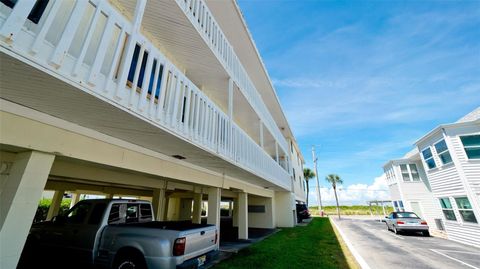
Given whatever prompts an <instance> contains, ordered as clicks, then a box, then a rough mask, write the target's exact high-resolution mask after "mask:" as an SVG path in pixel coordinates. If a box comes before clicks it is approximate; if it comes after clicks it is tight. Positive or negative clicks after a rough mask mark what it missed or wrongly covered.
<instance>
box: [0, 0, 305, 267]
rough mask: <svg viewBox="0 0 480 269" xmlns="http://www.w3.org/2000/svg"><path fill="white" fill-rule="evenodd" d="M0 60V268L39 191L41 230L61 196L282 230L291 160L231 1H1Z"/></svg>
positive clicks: (296, 196)
mask: <svg viewBox="0 0 480 269" xmlns="http://www.w3.org/2000/svg"><path fill="white" fill-rule="evenodd" d="M0 51H1V53H0V57H1V58H0V63H1V64H0V110H1V111H0V124H1V125H0V146H1V147H0V153H1V154H0V156H1V160H0V161H1V165H0V168H1V170H0V206H1V212H0V228H1V230H0V267H1V268H14V267H15V266H16V264H17V262H18V259H19V255H20V253H21V251H22V248H23V245H24V242H25V240H26V237H27V234H28V231H29V228H30V225H31V223H32V220H33V217H34V214H35V210H36V208H37V204H38V200H39V199H40V198H41V196H42V192H43V191H44V190H54V191H55V194H54V196H53V204H52V206H51V211H50V212H49V216H48V217H49V218H51V217H53V216H54V215H55V214H56V212H58V207H59V204H60V201H61V199H62V197H63V194H64V193H65V192H69V193H72V194H73V195H74V197H79V194H82V193H95V194H105V195H106V196H108V197H113V196H114V195H115V196H119V195H124V196H135V197H144V198H146V199H150V200H151V201H152V203H153V206H154V210H155V215H156V219H158V220H179V219H191V220H192V221H193V222H200V221H201V211H202V206H201V205H202V204H203V203H204V202H205V203H208V213H207V214H208V216H207V222H208V223H210V224H215V225H217V226H220V203H221V201H222V200H228V201H233V203H234V208H235V209H234V211H233V223H234V225H235V226H237V227H238V234H239V238H241V239H247V238H248V228H274V227H277V226H282V227H285V226H286V227H290V226H293V225H294V224H295V216H296V214H295V201H297V202H304V200H305V187H304V183H303V182H304V180H303V172H301V171H302V170H303V167H302V166H303V157H302V155H301V153H300V151H299V150H298V145H297V144H296V141H295V138H294V136H293V134H292V131H291V129H290V126H289V124H288V122H287V119H286V117H285V115H284V112H283V111H282V109H281V106H280V104H279V99H278V97H277V95H276V93H275V89H274V88H273V85H272V83H271V81H270V78H269V76H268V73H267V71H266V69H265V66H264V64H263V63H262V60H261V58H260V55H259V53H258V50H257V49H256V47H255V44H254V42H253V40H252V37H251V35H250V33H249V31H248V28H247V26H246V24H245V21H244V19H243V17H242V14H241V11H240V9H239V7H238V5H237V4H236V2H235V1H234V0H226V1H214V0H155V1H153V0H89V1H74V0H63V1H59V0H57V1H48V0H38V1H34V0H0ZM293 169H295V175H294V172H293ZM75 199H78V198H75ZM75 199H74V200H75ZM250 208H255V210H249V209H250Z"/></svg>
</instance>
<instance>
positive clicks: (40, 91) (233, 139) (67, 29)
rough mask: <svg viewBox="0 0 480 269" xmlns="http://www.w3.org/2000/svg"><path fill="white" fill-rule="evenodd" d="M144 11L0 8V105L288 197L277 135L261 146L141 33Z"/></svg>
mask: <svg viewBox="0 0 480 269" xmlns="http://www.w3.org/2000/svg"><path fill="white" fill-rule="evenodd" d="M142 4H143V5H144V6H143V7H142V6H141V5H142ZM145 4H146V2H145V1H139V2H137V6H136V7H135V10H136V12H135V13H133V16H132V17H129V16H126V15H125V14H123V13H122V12H120V11H119V8H118V7H117V6H115V5H113V4H111V2H109V1H100V0H91V1H33V0H18V1H8V0H2V1H1V2H0V38H1V41H0V49H1V51H2V53H1V59H0V60H1V62H2V65H1V81H0V85H1V98H3V99H6V100H9V101H12V102H15V103H18V104H21V105H23V106H27V107H29V108H33V109H35V110H38V111H41V112H44V113H47V114H50V115H53V116H56V117H59V118H62V119H65V120H68V121H70V122H73V123H76V124H79V125H82V126H85V127H88V128H91V129H94V130H97V131H100V132H102V133H105V134H108V135H111V136H114V137H118V138H120V139H123V140H126V141H129V142H131V143H134V144H137V145H140V146H142V147H145V148H148V149H151V150H154V151H158V152H161V153H164V154H166V155H168V156H174V157H176V158H178V159H183V160H184V161H185V162H190V163H192V164H195V165H198V166H201V167H205V168H207V169H211V170H214V171H217V172H219V173H224V174H225V175H227V176H232V177H236V178H239V179H242V180H245V181H249V182H251V183H253V184H255V185H260V186H263V187H267V188H271V189H278V190H289V189H290V180H291V179H290V174H289V172H288V171H289V160H288V157H287V153H286V152H285V151H284V150H282V149H279V147H278V145H277V144H275V143H274V144H273V145H276V146H272V143H269V142H271V141H275V138H274V135H269V134H268V132H265V134H263V131H260V133H262V135H261V138H260V140H261V142H260V143H258V141H255V140H254V139H252V138H251V136H250V135H249V134H248V133H247V132H246V129H245V128H243V127H242V128H241V127H240V126H239V124H237V123H236V122H235V120H234V119H233V118H232V114H231V113H229V114H227V113H225V112H224V109H222V108H221V107H220V106H219V105H218V104H216V103H215V102H214V101H212V99H211V98H210V97H209V96H207V94H206V93H205V92H204V91H202V90H201V89H199V88H198V87H197V86H196V84H195V83H194V82H193V81H192V80H190V79H189V78H188V77H187V75H186V74H185V72H183V71H182V70H181V69H180V68H178V67H177V65H176V64H175V63H174V62H175V59H170V58H171V57H167V56H166V55H165V53H163V52H162V51H161V50H160V48H159V45H158V44H157V43H156V42H154V41H152V40H151V39H149V38H147V37H146V34H144V33H142V30H141V28H142V27H141V22H142V14H141V13H139V12H137V11H138V10H143V9H144V8H145ZM177 30H181V28H179V29H177ZM147 35H148V34H147ZM230 98H233V96H230ZM239 117H240V118H242V117H241V115H240V116H239ZM247 124H248V123H247ZM260 129H262V128H261V127H260ZM259 144H261V145H259Z"/></svg>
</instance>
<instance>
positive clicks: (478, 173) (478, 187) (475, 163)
mask: <svg viewBox="0 0 480 269" xmlns="http://www.w3.org/2000/svg"><path fill="white" fill-rule="evenodd" d="M450 141H451V142H452V145H453V147H454V148H453V149H452V152H451V153H452V154H456V155H457V158H458V160H459V161H460V163H461V164H462V167H463V172H464V174H465V177H466V178H467V182H468V183H469V185H470V187H471V188H472V190H473V192H475V193H477V194H480V161H479V160H469V159H468V158H467V155H466V154H465V150H464V149H463V144H462V141H461V140H460V137H459V136H453V137H450Z"/></svg>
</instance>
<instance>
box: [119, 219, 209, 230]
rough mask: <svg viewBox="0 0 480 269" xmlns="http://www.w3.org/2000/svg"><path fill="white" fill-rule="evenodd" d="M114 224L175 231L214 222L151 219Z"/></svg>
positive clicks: (200, 226) (204, 225) (195, 227)
mask: <svg viewBox="0 0 480 269" xmlns="http://www.w3.org/2000/svg"><path fill="white" fill-rule="evenodd" d="M113 226H128V227H144V228H152V229H164V230H174V231H186V230H192V229H200V228H205V227H210V226H214V225H212V224H196V223H192V222H191V221H149V222H137V223H125V224H114V225H113Z"/></svg>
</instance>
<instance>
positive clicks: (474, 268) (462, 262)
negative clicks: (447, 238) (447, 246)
mask: <svg viewBox="0 0 480 269" xmlns="http://www.w3.org/2000/svg"><path fill="white" fill-rule="evenodd" d="M430 250H431V251H433V252H435V253H437V254H440V255H442V256H444V257H447V258H449V259H450V260H454V261H456V262H459V263H461V264H463V265H465V266H468V267H470V268H473V269H480V268H478V267H475V266H473V265H471V264H468V263H466V262H464V261H461V260H459V259H455V258H453V257H450V256H448V255H447V254H445V253H441V252H440V251H438V250H435V249H430ZM445 251H449V250H445Z"/></svg>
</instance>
